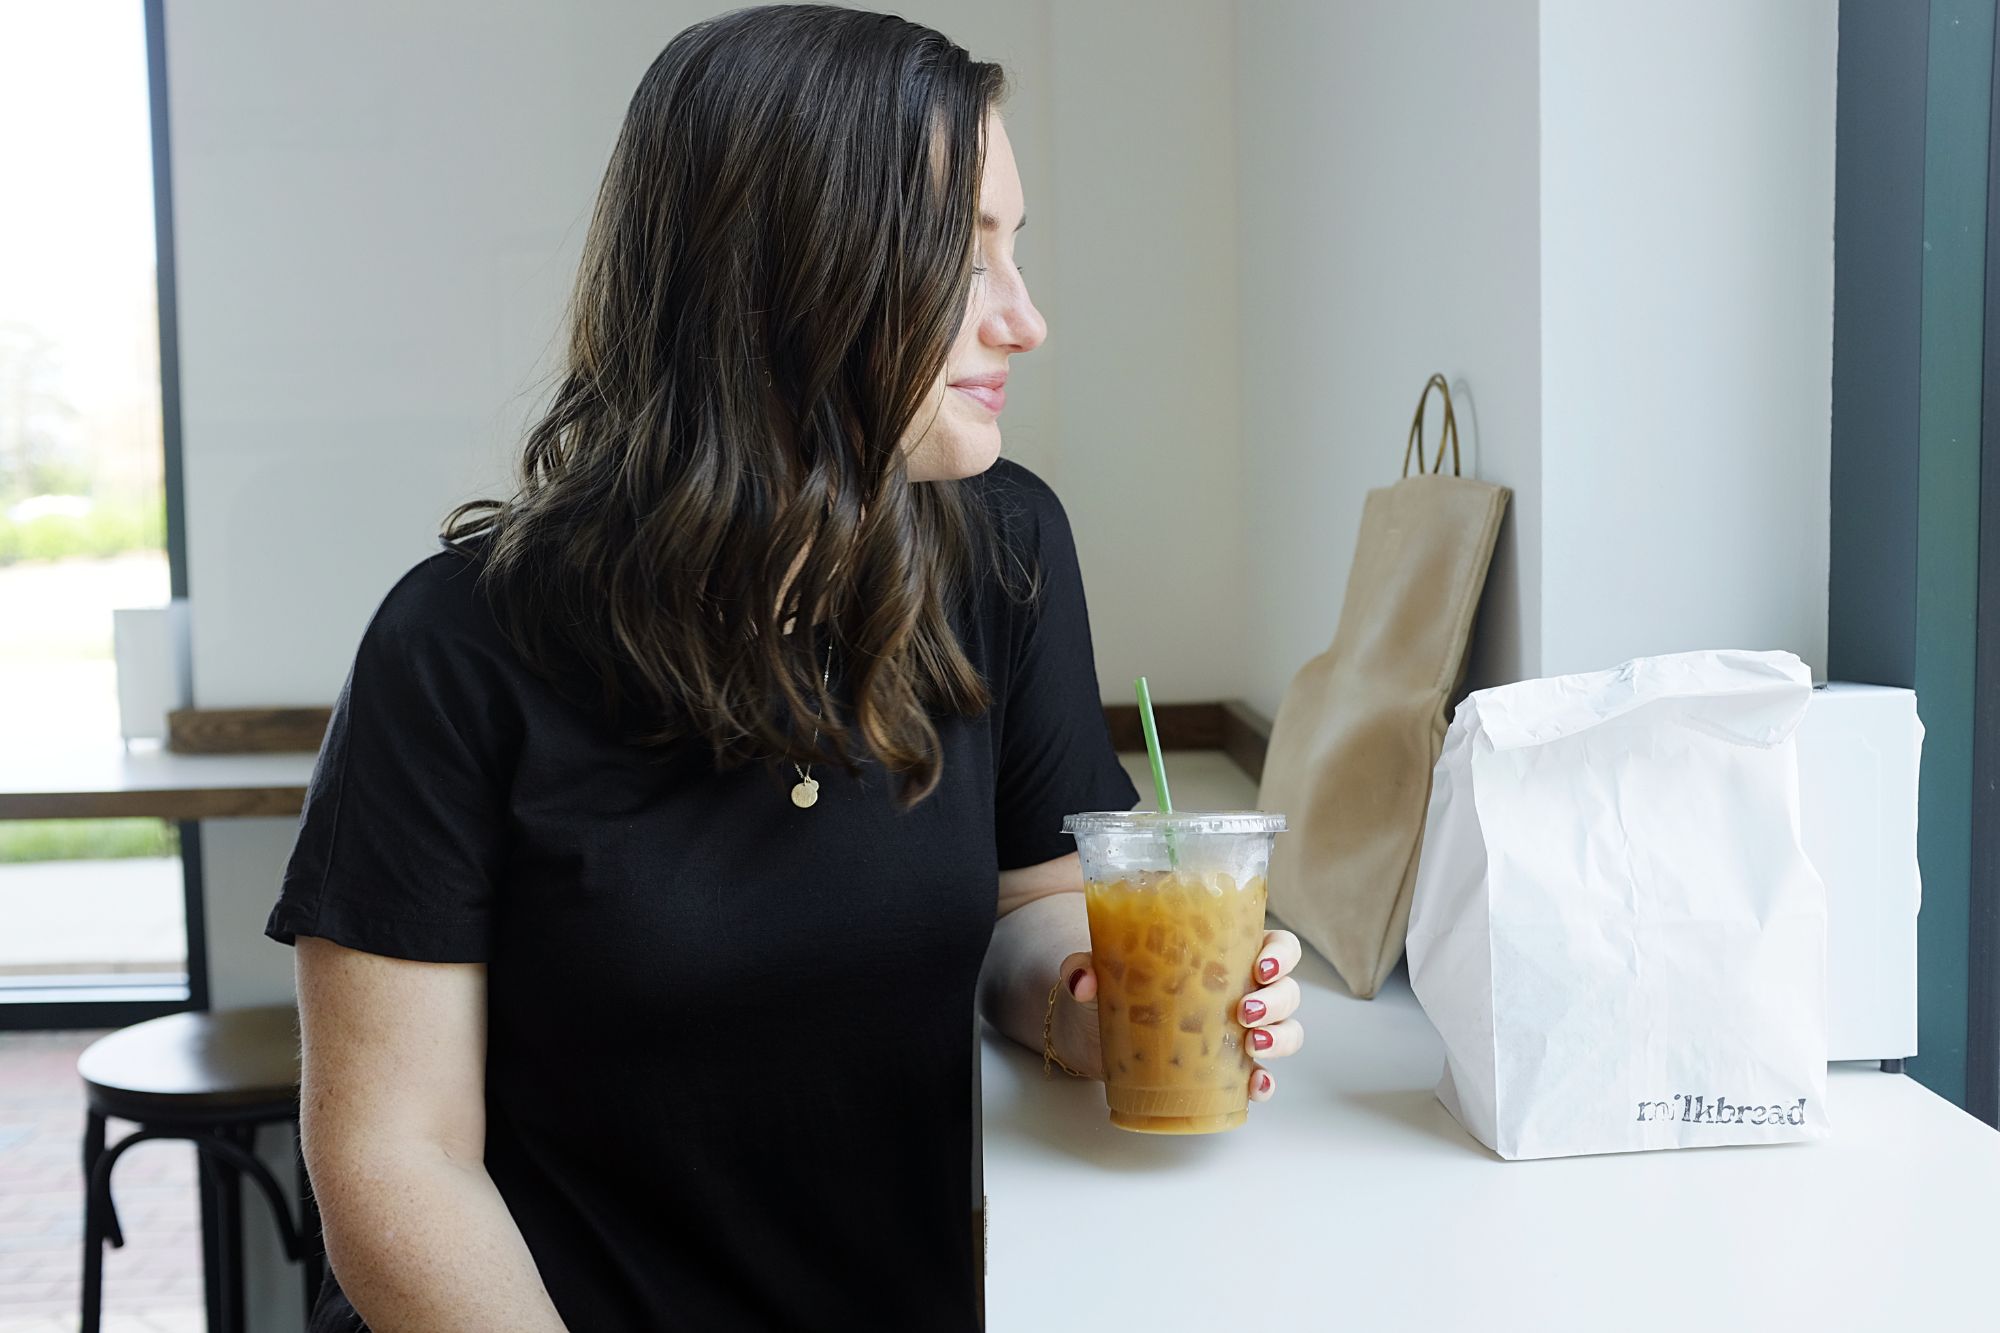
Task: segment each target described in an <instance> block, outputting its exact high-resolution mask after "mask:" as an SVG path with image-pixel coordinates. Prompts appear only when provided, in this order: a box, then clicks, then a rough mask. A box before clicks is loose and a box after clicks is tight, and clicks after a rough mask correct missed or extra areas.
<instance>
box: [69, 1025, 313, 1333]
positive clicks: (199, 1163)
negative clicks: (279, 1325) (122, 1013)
mask: <svg viewBox="0 0 2000 1333" xmlns="http://www.w3.org/2000/svg"><path fill="white" fill-rule="evenodd" d="M76 1069H77V1073H78V1074H80V1075H82V1076H83V1083H84V1089H85V1093H86V1095H87V1104H88V1107H89V1114H88V1116H87V1118H86V1121H85V1127H84V1133H83V1176H84V1206H83V1327H82V1331H81V1333H99V1324H100V1321H101V1319H102V1317H103V1311H104V1242H105V1241H107V1240H109V1241H110V1242H111V1243H112V1244H113V1245H118V1246H123V1245H124V1244H125V1236H124V1233H123V1232H122V1231H121V1230H120V1229H119V1226H118V1212H117V1209H116V1208H115V1207H113V1205H112V1202H111V1168H112V1166H113V1165H115V1164H116V1163H117V1161H118V1158H119V1155H120V1154H121V1153H123V1152H124V1151H125V1150H126V1149H127V1148H130V1147H131V1146H132V1145H133V1144H135V1143H143V1142H145V1141H146V1140H147V1139H186V1140H188V1141H189V1142H191V1143H193V1144H194V1146H195V1161H196V1168H197V1173H198V1175H199V1177H200V1181H201V1259H202V1285H203V1288H204V1290H205V1293H206V1296H207V1301H208V1327H209V1329H210V1330H211V1333H244V1312H243V1194H242V1191H241V1189H240V1188H239V1182H240V1181H241V1180H242V1178H243V1177H245V1176H248V1177H249V1178H250V1179H251V1180H252V1181H253V1182H255V1184H256V1185H257V1186H258V1188H259V1189H261V1190H262V1191H263V1192H264V1197H265V1198H266V1199H268V1200H270V1203H271V1212H272V1214H273V1215H274V1216H275V1217H276V1218H277V1223H278V1234H279V1237H280V1240H281V1242H282V1243H283V1245H284V1249H285V1257H286V1258H288V1259H290V1260H292V1261H293V1262H295V1263H302V1264H303V1265H304V1266H305V1288H306V1303H305V1308H306V1310H307V1312H308V1314H310V1312H311V1310H312V1307H313V1300H314V1298H315V1297H316V1296H317V1295H318V1294H319V1285H320V1278H321V1276H322V1275H323V1274H324V1272H325V1268H326V1251H325V1248H324V1245H323V1243H322V1241H321V1237H320V1224H319V1208H318V1206H317V1205H316V1204H315V1203H314V1201H313V1196H312V1182H311V1181H309V1180H308V1179H307V1178H306V1168H305V1161H304V1158H303V1156H301V1155H299V1154H297V1153H294V1157H295V1159H296V1162H297V1167H298V1175H299V1202H300V1210H299V1211H300V1213H301V1218H300V1220H299V1222H298V1223H297V1224H296V1225H295V1224H294V1222H293V1219H292V1215H291V1211H290V1209H289V1208H288V1207H287V1205H286V1203H285V1196H284V1194H283V1192H282V1191H281V1190H280V1189H279V1187H278V1182H277V1181H276V1180H275V1179H274V1178H273V1177H272V1175H271V1172H270V1171H269V1169H267V1168H266V1167H265V1165H264V1163H263V1162H262V1161H261V1160H260V1159H259V1158H258V1157H257V1155H256V1151H255V1148H254V1144H255V1142H256V1133H257V1128H258V1126H260V1125H268V1124H277V1123H289V1124H292V1125H294V1126H296V1124H297V1122H298V1118H299V1037H298V1011H297V1010H295V1009H294V1008H293V1007H292V1006H291V1005H273V1006H270V1007H267V1008H261V1009H235V1010H224V1011H221V1012H213V1013H186V1014H169V1015H168V1016H167V1017H165V1018H155V1019H152V1020H150V1021H148V1022H145V1023H137V1024H134V1025H133V1026H131V1027H128V1028H123V1029H120V1030H119V1031H117V1032H113V1033H111V1034H110V1035H109V1036H105V1037H101V1038H99V1039H98V1040H97V1041H95V1042H93V1043H91V1045H90V1046H89V1047H88V1048H87V1049H86V1050H85V1051H84V1052H83V1054H82V1055H80V1056H79V1057H77V1062H76ZM107 1116H116V1117H117V1118H118V1119H120V1120H130V1121H132V1122H133V1123H135V1124H137V1125H138V1126H139V1128H138V1129H137V1130H136V1131H134V1132H133V1133H132V1134H129V1135H127V1136H126V1137H125V1138H123V1139H121V1140H119V1142H118V1143H117V1144H116V1145H115V1146H113V1147H111V1148H109V1149H106V1148H105V1146H104V1121H105V1118H106V1117H107Z"/></svg>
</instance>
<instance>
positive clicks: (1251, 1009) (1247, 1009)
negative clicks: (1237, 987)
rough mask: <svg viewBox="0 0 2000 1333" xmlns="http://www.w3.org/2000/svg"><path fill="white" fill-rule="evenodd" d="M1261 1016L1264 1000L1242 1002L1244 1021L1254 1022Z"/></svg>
mask: <svg viewBox="0 0 2000 1333" xmlns="http://www.w3.org/2000/svg"><path fill="white" fill-rule="evenodd" d="M1263 1016H1264V1002H1263V1001H1262V1000H1245V1001H1244V1002H1243V1021H1244V1022H1245V1023H1254V1022H1256V1021H1257V1020H1258V1019H1260V1018H1262V1017H1263Z"/></svg>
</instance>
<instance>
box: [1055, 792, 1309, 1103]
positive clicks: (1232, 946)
mask: <svg viewBox="0 0 2000 1333" xmlns="http://www.w3.org/2000/svg"><path fill="white" fill-rule="evenodd" d="M1064 828H1065V829H1066V830H1067V831H1068V832H1070V833H1073V834H1074V835H1075V836H1076V839H1077V846H1078V850H1079V851H1080V852H1081V854H1082V860H1083V869H1084V878H1085V889H1084V897H1085V903H1086V906H1087V908H1088V911H1089V916H1090V952H1091V959H1092V965H1093V966H1094V968H1095V969H1096V972H1097V984H1098V992H1097V1018H1098V1029H1099V1032H1100V1034H1101V1038H1102V1042H1103V1055H1104V1091H1105V1099H1106V1101H1107V1102H1108V1103H1109V1104H1110V1108H1111V1122H1112V1123H1113V1124H1114V1125H1118V1126H1120V1127H1121V1128H1124V1129H1131V1130H1139V1131H1142V1132H1145V1133H1153V1134H1206V1133H1212V1132H1214V1131H1217V1130H1225V1129H1233V1128H1235V1127H1236V1126H1237V1125H1240V1124H1242V1123H1243V1120H1244V1116H1245V1111H1246V1108H1247V1105H1248V1100H1249V1090H1250V1075H1251V1071H1252V1069H1253V1067H1254V1062H1253V1060H1252V1058H1251V1052H1250V1049H1249V1044H1248V1042H1247V1041H1246V1039H1245V1030H1244V1028H1243V1025H1242V1023H1241V1022H1239V1021H1238V1006H1239V1004H1240V1003H1241V1001H1242V999H1243V996H1244V995H1245V994H1247V993H1248V992H1249V991H1251V990H1254V989H1256V988H1257V985H1258V982H1257V981H1256V979H1255V978H1254V976H1253V975H1252V971H1251V969H1252V968H1253V967H1254V966H1255V964H1256V961H1257V955H1258V951H1259V948H1260V947H1261V946H1262V944H1263V942H1264V875H1265V869H1266V866H1267V865H1268V863H1269V860H1270V854H1271V840H1272V837H1273V836H1274V835H1275V834H1276V833H1277V832H1279V831H1280V830H1282V829H1283V828H1284V817H1283V816H1281V815H1267V814H1263V813H1260V812H1245V813H1231V814H1172V815H1162V814H1151V813H1144V812H1129V813H1128V812H1117V813H1103V814H1085V815H1072V816H1070V818H1069V819H1068V820H1066V821H1065V822H1064Z"/></svg>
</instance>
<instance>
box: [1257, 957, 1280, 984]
mask: <svg viewBox="0 0 2000 1333" xmlns="http://www.w3.org/2000/svg"><path fill="white" fill-rule="evenodd" d="M1277 975H1278V960H1277V959H1275V958H1259V959H1258V960H1257V979H1258V980H1259V981H1269V980H1270V979H1271V978H1272V977H1275V976H1277Z"/></svg>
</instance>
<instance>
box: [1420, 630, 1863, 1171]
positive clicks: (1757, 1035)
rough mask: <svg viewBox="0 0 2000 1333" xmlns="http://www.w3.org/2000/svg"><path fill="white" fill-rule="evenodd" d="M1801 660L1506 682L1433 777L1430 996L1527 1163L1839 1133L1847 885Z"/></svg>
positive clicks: (1502, 1132) (1478, 709) (1459, 1086)
mask: <svg viewBox="0 0 2000 1333" xmlns="http://www.w3.org/2000/svg"><path fill="white" fill-rule="evenodd" d="M1811 692H1812V677H1811V674H1810V673H1809V672H1808V671H1807V669H1806V667H1805V664H1804V663H1802V662H1800V661H1799V659H1798V658H1796V657H1794V656H1792V655H1791V654H1790V653H1751V652H1699V653H1677V654H1673V655H1671V656H1666V657H1652V658H1640V659H1638V660H1636V661H1632V662H1627V663H1626V664H1625V665H1624V666H1621V667H1618V668H1617V669H1615V670H1612V671H1599V672H1590V673H1586V674H1582V675H1575V676H1561V677H1556V678H1553V679H1548V680H1531V681H1524V682H1522V683H1520V684H1517V685H1505V686H1501V687H1499V688H1497V689H1490V690H1481V691H1479V692H1477V693H1475V694H1473V695H1471V696H1470V697H1469V698H1467V699H1466V701H1465V702H1464V703H1463V704H1461V705H1460V706H1459V708H1458V711H1457V713H1456V715H1455V716H1454V717H1453V719H1452V723H1451V728H1450V730H1449V732H1448V733H1447V734H1446V736H1445V743H1444V750H1443V753H1442V754H1441V756H1440V757H1439V759H1438V764H1437V770H1436V773H1435V776H1434V779H1433V781H1432V784H1431V800H1430V810H1429V817H1428V821H1427V823H1426V825H1425V829H1424V842H1423V850H1422V854H1421V855H1422V860H1421V863H1420V865H1419V869H1418V872H1417V883H1416V889H1415V895H1414V898H1413V901H1412V903H1411V907H1410V929H1409V960H1410V984H1411V987H1412V988H1413V989H1414V990H1415V991H1416V994H1417V998H1418V1000H1419V1001H1420V1002H1421V1003H1422V1004H1423V1007H1424V1011H1425V1012H1426V1013H1427V1014H1429V1015H1430V1019H1431V1021H1432V1023H1433V1024H1435V1025H1436V1027H1437V1030H1438V1034H1439V1035H1440V1036H1441V1037H1442V1038H1443V1039H1444V1047H1445V1074H1444V1080H1443V1082H1442V1083H1441V1084H1439V1086H1438V1098H1439V1100H1441V1101H1442V1102H1443V1103H1444V1104H1445V1106H1446V1107H1447V1108H1448V1109H1449V1110H1450V1111H1451V1113H1452V1114H1453V1115H1454V1116H1456V1117H1458V1120H1459V1123H1461V1124H1463V1125H1464V1126H1465V1127H1466V1129H1467V1130H1469V1131H1470V1132H1471V1133H1472V1134H1473V1136H1474V1137H1475V1138H1477V1139H1479V1141H1480V1142H1482V1143H1484V1144H1486V1145H1487V1146H1488V1147H1490V1148H1492V1149H1493V1150H1494V1151H1495V1152H1497V1153H1499V1154H1500V1155H1501V1156H1502V1157H1510V1158H1514V1157H1558V1156H1569V1155H1573V1154H1579V1153H1601V1152H1626V1151H1630V1150H1633V1149H1641V1148H1689V1147H1701V1146H1706V1145H1711V1144H1723V1143H1773V1142H1782V1141H1788V1140H1795V1139H1811V1138H1823V1137H1825V1135H1826V1133H1827V1118H1826V1105H1825V1101H1826V1049H1827V1048H1826V892H1825V889H1824V888H1823V887H1822V885H1821V882H1820V878H1819V876H1818V874H1817V873H1816V872H1815V871H1814V869H1813V867H1812V864H1811V863H1810V862H1809V861H1808V860H1807V859H1806V855H1805V852H1804V850H1803V848H1802V847H1801V845H1800V840H1799V776H1798V759H1797V755H1796V752H1795V750H1794V746H1793V740H1792V733H1793V729H1794V728H1795V727H1797V725H1798V723H1799V719H1800V717H1801V716H1803V714H1804V712H1805V709H1806V705H1807V702H1808V701H1809V699H1810V697H1811Z"/></svg>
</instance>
